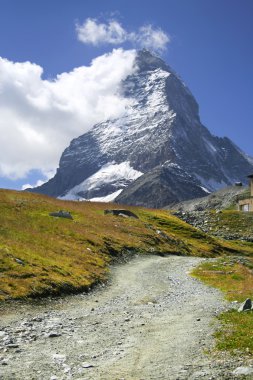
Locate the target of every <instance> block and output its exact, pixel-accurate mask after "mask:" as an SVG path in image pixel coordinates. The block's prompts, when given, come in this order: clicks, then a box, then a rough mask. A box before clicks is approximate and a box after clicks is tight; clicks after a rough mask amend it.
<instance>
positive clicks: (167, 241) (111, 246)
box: [0, 190, 253, 300]
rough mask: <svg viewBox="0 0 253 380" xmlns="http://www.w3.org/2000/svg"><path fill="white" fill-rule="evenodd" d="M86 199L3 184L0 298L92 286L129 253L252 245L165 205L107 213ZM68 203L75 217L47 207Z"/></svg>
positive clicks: (206, 252) (205, 252) (248, 248)
mask: <svg viewBox="0 0 253 380" xmlns="http://www.w3.org/2000/svg"><path fill="white" fill-rule="evenodd" d="M106 208H121V206H119V205H108V204H102V203H90V202H67V201H60V200H57V199H54V198H49V197H46V196H42V195H37V194H32V193H25V192H15V191H8V190H0V300H6V299H15V298H22V297H27V296H29V297H35V296H45V295H49V294H59V293H63V292H74V291H81V290H85V289H88V288H90V287H91V286H92V285H94V284H96V283H97V282H99V281H104V280H105V279H106V278H107V276H108V263H109V262H111V261H112V260H122V259H124V258H125V257H129V256H131V255H133V254H134V253H140V254H148V253H149V254H150V253H152V254H170V253H172V254H183V255H201V256H207V257H208V256H214V255H221V254H227V253H228V254H231V253H232V254H234V253H235V254H238V253H239V252H241V253H244V254H247V255H251V254H252V252H253V248H252V245H250V244H249V245H241V246H240V245H238V244H234V243H230V242H223V241H219V240H217V239H216V238H212V237H210V236H208V235H206V234H205V233H203V232H201V231H199V230H196V229H195V228H194V227H191V226H189V225H187V224H186V223H184V222H183V221H181V220H179V219H178V218H176V217H175V216H172V215H170V214H169V213H168V212H167V211H165V210H148V209H143V208H134V207H127V208H128V209H129V210H131V211H133V212H134V213H136V214H137V215H138V216H139V219H138V220H137V219H132V218H131V219H130V218H123V217H117V216H113V215H104V210H105V209H106ZM58 210H66V211H70V212H71V214H72V216H73V218H74V220H69V219H63V218H54V217H51V216H49V213H50V212H53V211H58Z"/></svg>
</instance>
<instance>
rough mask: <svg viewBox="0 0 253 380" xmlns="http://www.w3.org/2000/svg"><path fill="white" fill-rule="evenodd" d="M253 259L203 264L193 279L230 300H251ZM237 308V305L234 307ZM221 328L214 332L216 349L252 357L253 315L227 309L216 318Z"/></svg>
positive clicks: (236, 259)
mask: <svg viewBox="0 0 253 380" xmlns="http://www.w3.org/2000/svg"><path fill="white" fill-rule="evenodd" d="M252 268H253V258H252V257H247V258H246V259H245V258H224V257H223V258H220V259H218V260H215V261H214V262H206V263H202V264H201V265H200V266H199V267H198V268H196V269H195V270H194V271H193V276H195V277H197V278H199V279H201V280H202V281H204V282H205V283H206V284H208V285H211V286H214V287H216V288H218V289H220V290H222V291H223V292H224V293H225V297H226V298H227V299H228V300H230V301H239V302H242V301H244V300H245V299H246V298H251V299H253V271H252ZM237 308H239V305H238V306H237ZM218 318H219V320H220V322H221V328H220V329H219V331H218V332H217V333H216V338H217V348H218V349H220V350H229V351H230V352H232V353H234V354H241V353H243V354H247V355H252V356H253V333H252V326H253V312H252V311H249V312H240V313H239V312H238V311H237V310H230V311H228V312H224V313H222V314H221V315H220V316H219V317H218Z"/></svg>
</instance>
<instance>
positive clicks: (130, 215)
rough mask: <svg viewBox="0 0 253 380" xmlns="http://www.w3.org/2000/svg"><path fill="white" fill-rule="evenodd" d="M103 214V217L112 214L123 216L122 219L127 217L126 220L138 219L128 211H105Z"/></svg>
mask: <svg viewBox="0 0 253 380" xmlns="http://www.w3.org/2000/svg"><path fill="white" fill-rule="evenodd" d="M104 214H105V215H107V214H112V215H116V216H123V217H127V218H135V219H139V218H138V216H137V215H136V214H134V213H133V212H132V211H129V210H119V209H117V210H105V211H104Z"/></svg>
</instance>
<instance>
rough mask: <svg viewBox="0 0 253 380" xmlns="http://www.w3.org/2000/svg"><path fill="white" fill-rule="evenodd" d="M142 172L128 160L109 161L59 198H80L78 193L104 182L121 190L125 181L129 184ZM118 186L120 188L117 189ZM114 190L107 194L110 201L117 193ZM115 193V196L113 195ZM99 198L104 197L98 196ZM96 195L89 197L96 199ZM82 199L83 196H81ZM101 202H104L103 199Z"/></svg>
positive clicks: (99, 186) (99, 185)
mask: <svg viewBox="0 0 253 380" xmlns="http://www.w3.org/2000/svg"><path fill="white" fill-rule="evenodd" d="M142 174H143V173H142V172H140V171H138V170H135V169H133V168H132V167H131V166H130V163H129V161H126V162H121V163H120V164H116V163H115V162H109V163H107V164H106V165H104V166H102V168H101V169H100V170H98V171H97V172H96V173H95V174H93V175H92V176H90V177H89V178H87V179H86V180H85V181H83V182H82V183H80V184H79V185H77V186H75V187H73V189H71V190H70V191H69V192H68V193H67V194H65V195H64V196H62V197H60V198H61V199H67V200H77V199H80V195H78V194H79V193H82V192H86V191H91V190H95V189H97V190H99V189H100V188H101V187H102V186H104V185H105V184H108V185H109V184H110V185H113V187H115V189H116V190H117V191H119V190H122V189H123V188H124V187H125V186H126V183H127V184H129V182H132V181H134V180H136V179H137V178H139V177H140V176H141V175H142ZM119 188H120V189H119ZM115 194H116V191H115V192H113V193H111V194H108V197H109V198H108V200H107V202H109V201H112V200H113V199H115V198H116V196H117V195H119V193H118V194H117V195H115ZM114 195H115V196H114ZM99 198H106V197H99ZM99 198H98V197H96V198H91V200H94V199H96V201H98V199H99ZM83 199H84V198H83ZM103 202H106V201H105V200H103Z"/></svg>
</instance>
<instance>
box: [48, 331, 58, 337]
mask: <svg viewBox="0 0 253 380" xmlns="http://www.w3.org/2000/svg"><path fill="white" fill-rule="evenodd" d="M58 336H61V334H60V333H58V332H56V331H52V332H50V333H49V334H48V338H57V337H58Z"/></svg>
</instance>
